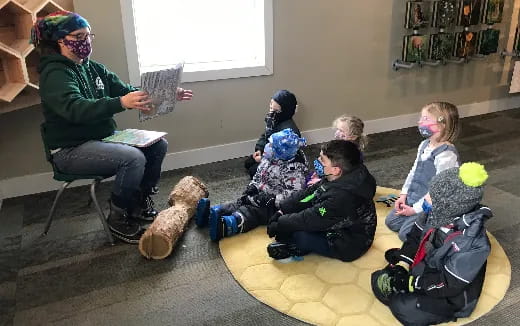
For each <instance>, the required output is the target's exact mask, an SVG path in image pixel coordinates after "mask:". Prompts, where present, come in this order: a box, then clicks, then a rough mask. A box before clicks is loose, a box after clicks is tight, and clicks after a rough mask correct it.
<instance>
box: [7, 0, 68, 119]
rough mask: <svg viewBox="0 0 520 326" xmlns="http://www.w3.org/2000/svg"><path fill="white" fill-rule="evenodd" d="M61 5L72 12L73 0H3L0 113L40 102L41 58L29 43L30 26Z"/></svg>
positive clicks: (60, 7)
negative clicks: (39, 72) (39, 65)
mask: <svg viewBox="0 0 520 326" xmlns="http://www.w3.org/2000/svg"><path fill="white" fill-rule="evenodd" d="M62 5H63V7H65V8H66V9H67V10H73V8H72V0H0V113H3V112H8V111H12V110H15V109H17V108H21V107H23V106H24V105H26V104H27V103H34V102H35V101H39V97H38V92H36V91H35V90H37V89H38V84H39V82H38V81H39V75H38V71H37V67H38V63H39V60H40V56H39V55H38V53H37V52H36V51H35V50H34V46H33V45H32V44H30V43H29V40H30V37H31V27H32V25H33V22H34V21H36V18H38V17H43V16H46V15H47V14H49V13H51V12H54V11H58V10H64V9H63V7H62ZM22 91H23V92H22ZM30 97H34V99H31V100H28V98H30ZM15 99H16V100H15ZM17 100H19V101H18V102H20V103H18V104H17V103H16V102H17ZM2 102H3V103H2ZM11 102H13V103H11Z"/></svg>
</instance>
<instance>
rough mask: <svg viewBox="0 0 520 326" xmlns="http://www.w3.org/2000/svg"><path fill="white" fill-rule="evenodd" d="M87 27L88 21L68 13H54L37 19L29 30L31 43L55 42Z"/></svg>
mask: <svg viewBox="0 0 520 326" xmlns="http://www.w3.org/2000/svg"><path fill="white" fill-rule="evenodd" d="M85 27H89V28H90V25H89V23H88V21H87V20H86V19H85V18H83V17H81V16H80V15H78V14H76V13H74V12H70V11H56V12H53V13H51V14H48V15H47V16H45V17H41V18H38V20H37V21H36V23H35V24H34V26H33V27H32V29H31V43H32V44H34V45H38V43H39V42H40V41H57V40H59V39H62V38H64V37H65V36H66V35H68V34H70V33H71V32H73V31H75V30H78V29H80V28H85Z"/></svg>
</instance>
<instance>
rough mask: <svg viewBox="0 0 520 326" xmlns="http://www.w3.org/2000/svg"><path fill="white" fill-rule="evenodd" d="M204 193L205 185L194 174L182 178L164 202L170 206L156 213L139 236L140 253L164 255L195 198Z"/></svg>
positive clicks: (181, 230)
mask: <svg viewBox="0 0 520 326" xmlns="http://www.w3.org/2000/svg"><path fill="white" fill-rule="evenodd" d="M208 195H209V194H208V190H207V187H206V185H204V184H203V183H202V182H201V181H200V180H198V179H197V178H195V177H192V176H187V177H184V178H182V179H181V180H180V181H179V183H177V185H175V187H174V188H173V190H172V192H171V193H170V196H169V200H168V203H169V205H170V206H171V207H170V208H168V209H165V210H163V211H161V212H160V213H159V215H157V217H156V218H155V221H154V222H153V223H152V225H150V227H149V228H148V230H146V232H145V233H144V234H143V236H142V237H141V239H140V240H139V251H140V252H141V254H142V255H143V256H144V257H146V258H148V259H149V258H153V259H163V258H166V257H168V256H169V255H170V254H171V252H172V250H173V247H174V246H175V243H177V241H178V240H179V238H180V237H181V236H182V234H183V233H184V231H185V230H186V226H187V225H188V222H189V221H190V219H191V217H192V216H193V215H194V214H195V210H196V208H197V203H198V201H199V200H200V199H201V198H204V197H208Z"/></svg>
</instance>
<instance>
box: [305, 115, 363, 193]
mask: <svg viewBox="0 0 520 326" xmlns="http://www.w3.org/2000/svg"><path fill="white" fill-rule="evenodd" d="M332 128H333V129H334V139H335V140H348V141H350V142H352V143H354V144H355V145H356V146H357V147H358V149H359V151H360V152H361V161H363V150H364V149H365V147H366V145H367V142H368V141H367V136H365V134H364V133H363V129H364V128H365V123H364V122H363V120H361V119H360V118H358V117H354V116H348V115H346V114H344V115H342V116H340V117H338V118H336V119H335V120H334V121H333V122H332ZM320 180H321V177H320V176H319V175H318V174H317V173H316V172H314V173H313V174H312V176H311V177H310V180H309V181H308V182H307V186H310V185H313V184H315V183H316V182H318V181H320Z"/></svg>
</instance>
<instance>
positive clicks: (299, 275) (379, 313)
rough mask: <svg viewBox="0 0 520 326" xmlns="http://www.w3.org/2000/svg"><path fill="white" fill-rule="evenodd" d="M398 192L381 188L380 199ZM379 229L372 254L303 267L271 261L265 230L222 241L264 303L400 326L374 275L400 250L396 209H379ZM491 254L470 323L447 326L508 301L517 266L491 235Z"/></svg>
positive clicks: (329, 319) (341, 321)
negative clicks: (391, 216) (390, 223)
mask: <svg viewBox="0 0 520 326" xmlns="http://www.w3.org/2000/svg"><path fill="white" fill-rule="evenodd" d="M391 193H393V194H398V193H399V191H398V190H394V189H388V188H382V187H378V189H377V193H376V196H375V198H379V197H380V196H385V195H388V194H391ZM376 207H377V215H378V221H377V223H378V226H377V231H376V237H375V241H374V244H373V245H372V248H371V249H370V250H369V251H368V252H367V253H366V254H365V255H364V256H363V257H361V258H359V259H358V260H356V261H354V262H351V263H344V262H341V261H339V260H335V259H330V258H325V257H320V256H317V255H314V254H311V255H307V256H305V258H304V260H303V261H293V262H290V263H286V264H283V263H279V262H277V261H275V260H273V259H271V258H270V257H269V256H268V255H267V251H266V246H267V245H268V244H269V243H270V242H271V241H272V240H271V239H269V238H268V236H267V234H266V230H265V227H259V228H257V229H255V230H253V231H250V232H248V233H244V234H240V235H238V236H235V237H230V238H226V239H223V240H222V241H220V251H221V254H222V257H223V258H224V261H225V263H226V265H227V266H228V268H229V270H230V271H231V273H232V274H233V276H234V278H235V279H236V280H237V281H238V283H240V285H241V286H242V287H243V288H244V289H245V290H246V291H248V292H249V293H250V294H251V295H253V296H254V297H255V298H257V299H258V300H260V301H261V302H263V303H265V304H267V305H269V306H271V307H273V308H274V309H276V310H278V311H280V312H282V313H285V314H287V315H289V316H292V317H294V318H297V319H300V320H303V321H305V322H308V323H312V324H318V325H364V326H369V325H385V326H386V325H400V323H399V322H398V321H397V320H396V319H395V318H394V317H393V315H392V313H391V312H390V310H389V309H388V307H386V306H384V305H383V304H381V303H380V302H379V301H377V299H375V297H374V296H373V294H372V290H371V288H370V274H371V273H372V272H373V271H374V270H376V269H380V268H382V267H384V266H385V265H386V262H385V259H384V252H385V250H386V249H389V248H394V247H400V245H401V241H399V239H398V237H397V234H395V233H393V232H392V231H390V230H389V229H388V228H387V227H386V225H385V223H384V219H385V217H386V215H387V213H388V212H389V210H390V208H388V207H386V205H385V204H383V203H376ZM488 235H489V239H490V241H491V248H492V249H491V254H490V256H489V259H488V265H487V272H486V279H485V283H484V288H483V291H482V295H481V296H480V300H479V302H478V305H477V308H476V309H475V311H474V312H473V314H472V315H471V316H470V317H469V318H464V319H459V320H458V321H457V322H455V323H449V324H446V325H463V324H465V323H468V322H470V321H472V320H475V319H477V318H479V317H480V316H482V315H484V314H485V313H487V312H489V311H490V310H491V309H492V308H493V307H494V306H495V305H496V304H497V303H498V302H500V300H502V298H503V297H504V295H505V293H506V290H507V288H508V287H509V281H510V280H511V264H510V263H509V259H508V258H507V256H506V254H505V252H504V250H503V249H502V247H501V246H500V244H499V243H498V242H497V240H496V239H495V238H494V237H493V236H492V235H491V234H489V233H488Z"/></svg>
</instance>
